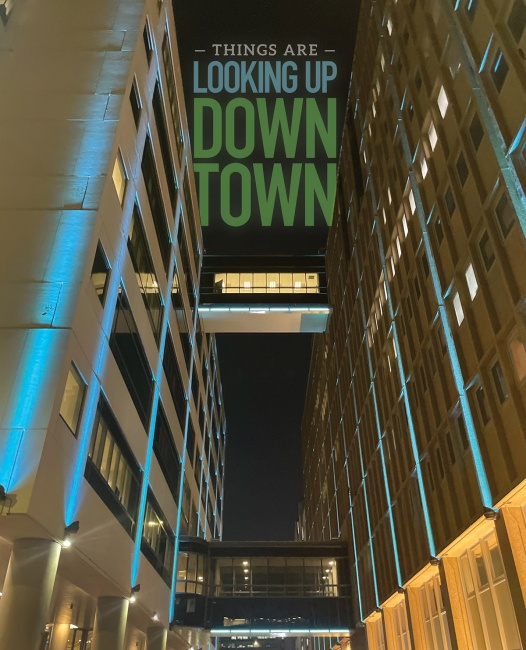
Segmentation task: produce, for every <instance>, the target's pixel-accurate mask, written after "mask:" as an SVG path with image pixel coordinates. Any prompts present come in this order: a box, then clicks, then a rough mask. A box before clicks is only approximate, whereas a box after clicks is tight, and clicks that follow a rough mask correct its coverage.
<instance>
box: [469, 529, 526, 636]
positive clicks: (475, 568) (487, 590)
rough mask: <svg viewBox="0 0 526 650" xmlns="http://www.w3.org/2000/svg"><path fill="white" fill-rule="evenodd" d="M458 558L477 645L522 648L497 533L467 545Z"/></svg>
mask: <svg viewBox="0 0 526 650" xmlns="http://www.w3.org/2000/svg"><path fill="white" fill-rule="evenodd" d="M458 561H459V565H460V567H459V568H460V575H461V579H462V586H463V591H464V598H465V601H466V605H467V611H468V616H469V618H470V623H471V628H472V630H473V635H474V638H476V639H477V647H485V648H520V647H521V642H520V638H519V633H518V629H517V621H516V619H515V609H514V607H513V602H512V599H511V595H510V590H509V587H508V580H507V577H506V572H505V570H504V564H503V561H502V556H501V553H500V549H499V546H498V543H497V538H496V535H495V533H491V535H489V536H488V537H486V538H483V539H481V540H480V541H479V543H478V544H476V545H475V546H472V547H471V548H469V549H467V550H466V551H465V552H464V553H463V554H462V555H461V556H460V557H459V560H458Z"/></svg>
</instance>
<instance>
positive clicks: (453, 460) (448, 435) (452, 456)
mask: <svg viewBox="0 0 526 650" xmlns="http://www.w3.org/2000/svg"><path fill="white" fill-rule="evenodd" d="M446 444H447V450H448V452H449V460H450V462H451V465H454V464H455V463H456V462H457V457H456V454H455V447H454V445H453V439H452V438H451V433H450V432H449V431H446Z"/></svg>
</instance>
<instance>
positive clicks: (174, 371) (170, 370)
mask: <svg viewBox="0 0 526 650" xmlns="http://www.w3.org/2000/svg"><path fill="white" fill-rule="evenodd" d="M163 368H164V374H165V375H166V381H167V382H168V388H169V389H170V394H171V395H172V399H173V402H174V406H175V410H176V412H177V418H178V420H179V425H180V426H181V431H184V425H185V419H186V393H185V390H184V386H183V380H182V378H181V372H180V370H179V365H178V363H177V357H176V356H175V349H174V344H173V341H172V337H171V334H170V332H169V331H168V332H167V333H166V343H165V347H164V356H163Z"/></svg>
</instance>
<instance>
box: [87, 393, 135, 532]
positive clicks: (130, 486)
mask: <svg viewBox="0 0 526 650" xmlns="http://www.w3.org/2000/svg"><path fill="white" fill-rule="evenodd" d="M85 477H86V480H87V481H88V483H89V484H90V485H91V486H92V487H93V489H94V490H95V491H96V492H97V494H98V495H99V496H100V498H101V499H102V500H103V501H104V503H105V504H106V506H107V507H108V508H109V509H110V510H111V512H113V514H114V515H115V516H116V518H117V519H118V520H119V522H120V523H121V524H122V526H123V527H124V529H125V530H126V531H127V532H128V534H129V535H131V536H133V532H134V526H135V520H136V518H137V509H138V506H139V493H140V480H141V472H140V469H139V465H138V464H137V461H136V460H135V458H134V456H133V453H132V451H131V449H130V447H129V446H128V443H127V442H126V439H125V437H124V435H123V433H122V431H121V429H120V427H119V425H118V423H117V420H116V419H115V416H114V415H113V413H112V412H111V410H110V408H109V406H108V404H107V403H106V401H105V400H104V399H102V398H101V399H100V400H99V404H98V407H97V414H96V416H95V423H94V425H93V432H92V434H91V440H90V447H89V451H88V461H87V464H86V470H85Z"/></svg>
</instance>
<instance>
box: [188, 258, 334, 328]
mask: <svg viewBox="0 0 526 650" xmlns="http://www.w3.org/2000/svg"><path fill="white" fill-rule="evenodd" d="M330 313H331V307H330V306H329V304H328V299H327V283H326V275H325V257H324V256H323V255H303V256H292V255H273V256H259V255H250V256H218V255H205V257H204V259H203V268H202V271H201V287H200V297H199V315H200V317H201V319H202V321H203V322H204V325H205V329H206V331H207V332H324V331H325V329H326V326H327V319H328V316H329V314H330Z"/></svg>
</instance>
